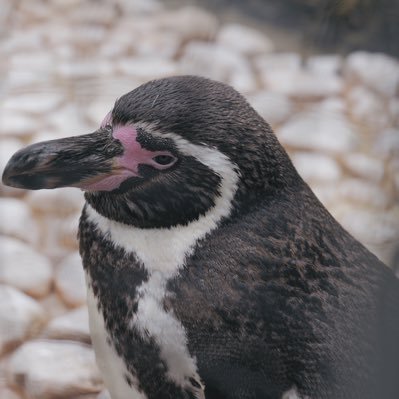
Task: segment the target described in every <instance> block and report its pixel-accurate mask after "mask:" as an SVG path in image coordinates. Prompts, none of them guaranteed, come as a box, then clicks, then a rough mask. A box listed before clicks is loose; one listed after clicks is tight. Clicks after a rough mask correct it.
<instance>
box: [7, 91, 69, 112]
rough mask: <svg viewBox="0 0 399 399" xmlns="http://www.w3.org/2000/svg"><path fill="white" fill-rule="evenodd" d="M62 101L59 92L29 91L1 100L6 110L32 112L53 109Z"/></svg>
mask: <svg viewBox="0 0 399 399" xmlns="http://www.w3.org/2000/svg"><path fill="white" fill-rule="evenodd" d="M62 101H63V96H62V95H61V94H60V93H51V92H50V93H29V94H18V95H14V96H12V97H8V98H6V99H5V100H4V101H3V105H2V107H3V109H4V110H7V111H23V112H29V113H32V114H39V115H40V114H45V113H47V112H51V111H53V110H54V109H55V108H56V107H57V106H59V105H60V104H61V102H62Z"/></svg>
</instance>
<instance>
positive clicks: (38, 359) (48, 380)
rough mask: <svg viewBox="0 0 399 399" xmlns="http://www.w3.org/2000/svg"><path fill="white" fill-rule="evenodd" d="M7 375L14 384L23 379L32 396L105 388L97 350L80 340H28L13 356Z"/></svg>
mask: <svg viewBox="0 0 399 399" xmlns="http://www.w3.org/2000/svg"><path fill="white" fill-rule="evenodd" d="M7 377H8V378H7V379H8V382H9V383H10V384H12V385H14V386H19V384H20V382H21V381H23V388H25V391H26V392H29V395H30V397H32V399H53V398H70V397H72V396H73V395H80V394H86V393H87V394H89V393H95V392H99V391H100V390H101V388H102V383H101V377H100V374H99V371H98V369H97V366H96V363H95V358H94V353H93V351H92V350H91V349H90V347H88V346H87V345H83V344H79V343H77V342H76V343H75V342H65V341H50V340H49V341H46V340H36V341H31V342H27V343H25V344H24V345H22V346H21V347H20V348H18V349H17V350H16V351H15V353H13V355H12V356H11V358H10V360H9V363H8V367H7Z"/></svg>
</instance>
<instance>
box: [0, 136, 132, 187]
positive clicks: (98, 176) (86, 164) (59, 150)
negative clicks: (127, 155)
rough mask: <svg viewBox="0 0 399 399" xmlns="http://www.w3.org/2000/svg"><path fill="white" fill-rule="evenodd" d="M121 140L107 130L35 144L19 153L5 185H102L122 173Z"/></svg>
mask: <svg viewBox="0 0 399 399" xmlns="http://www.w3.org/2000/svg"><path fill="white" fill-rule="evenodd" d="M123 151H124V150H123V147H122V144H121V143H120V141H119V140H115V139H114V138H113V137H112V135H111V134H110V133H109V132H108V131H106V130H105V129H99V130H97V131H96V132H94V133H91V134H86V135H82V136H75V137H69V138H63V139H59V140H49V141H44V142H41V143H36V144H32V145H30V146H28V147H26V148H23V149H21V150H19V151H18V152H16V153H15V154H14V155H13V156H12V157H11V159H10V160H9V161H8V163H7V165H6V167H5V169H4V172H3V177H2V180H3V184H5V185H7V186H11V187H16V188H24V189H29V190H40V189H44V188H47V189H51V188H57V187H67V186H72V187H80V188H82V189H89V190H90V187H96V186H97V187H98V188H99V190H101V188H102V186H104V187H105V190H106V189H107V188H106V187H107V184H101V183H99V182H104V180H107V179H108V180H109V179H111V180H112V178H115V175H116V176H117V175H118V174H119V175H120V170H119V169H118V168H117V166H116V164H115V162H114V160H115V157H117V156H118V155H121V154H123Z"/></svg>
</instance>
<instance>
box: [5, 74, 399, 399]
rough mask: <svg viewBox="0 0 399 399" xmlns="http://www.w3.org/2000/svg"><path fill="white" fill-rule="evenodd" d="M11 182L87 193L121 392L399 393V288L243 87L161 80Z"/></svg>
mask: <svg viewBox="0 0 399 399" xmlns="http://www.w3.org/2000/svg"><path fill="white" fill-rule="evenodd" d="M3 181H4V182H5V183H6V184H9V185H13V186H16V187H22V188H30V189H40V188H55V187H62V186H76V187H80V188H82V189H83V190H85V198H86V205H85V207H84V209H83V213H82V217H81V220H80V227H79V240H80V252H81V255H82V259H83V265H84V269H85V271H86V276H87V286H88V302H89V310H90V311H89V313H90V328H91V334H92V340H93V344H94V348H95V351H96V356H97V361H98V364H99V366H100V369H101V371H102V373H103V376H104V379H105V382H106V385H107V387H108V389H109V390H110V393H111V396H112V398H113V399H133V398H140V399H144V398H148V399H161V398H162V399H163V398H175V399H179V398H206V399H238V398H239V399H255V398H256V399H261V398H262V399H266V398H270V399H272V398H273V399H274V398H285V399H287V398H291V399H292V398H315V399H316V398H317V399H324V398H326V399H327V398H329V399H330V398H331V399H339V398H350V399H357V398H359V399H360V398H361V399H365V398H369V399H372V398H379V397H381V398H382V397H383V398H392V399H393V398H397V397H399V378H398V377H399V339H398V337H399V312H398V311H399V283H398V280H397V279H395V277H394V275H393V273H392V272H391V271H390V270H389V269H388V268H387V267H386V266H385V265H383V264H382V263H381V262H380V261H379V260H378V259H377V258H376V257H375V256H374V255H372V254H371V253H370V252H369V251H367V250H366V249H365V248H364V247H363V246H362V245H361V244H360V243H359V242H357V241H356V240H355V239H354V238H353V237H352V236H351V235H350V234H348V233H347V232H346V231H345V230H344V229H343V228H342V227H341V226H340V225H339V224H338V223H337V222H336V221H335V220H334V219H333V218H332V216H331V215H330V214H329V213H328V212H327V210H326V209H325V208H324V207H323V206H322V204H321V203H320V202H319V201H318V200H317V199H316V197H315V196H314V194H313V193H312V192H311V190H310V189H309V187H308V186H307V185H306V184H305V183H304V182H303V180H302V179H301V178H300V176H299V175H298V174H297V172H296V170H295V169H294V167H293V166H292V164H291V162H290V160H289V158H288V156H287V154H286V153H285V151H284V150H283V148H282V147H281V146H280V144H279V143H278V141H277V139H276V137H275V136H274V134H273V133H272V131H271V129H270V127H269V126H268V124H267V123H266V122H265V121H264V120H263V119H262V118H261V117H260V116H259V115H258V114H257V113H256V112H255V111H254V110H253V109H252V108H251V107H250V106H249V105H248V103H247V102H246V101H245V100H244V98H243V97H242V96H241V95H240V94H238V93H237V92H236V91H234V90H233V89H232V88H230V87H228V86H226V85H224V84H221V83H217V82H213V81H210V80H207V79H203V78H198V77H189V76H185V77H173V78H166V79H162V80H156V81H152V82H149V83H147V84H145V85H142V86H140V87H139V88H137V89H135V90H133V91H132V92H130V93H128V94H126V95H125V96H123V97H121V98H120V99H119V100H118V101H117V102H116V104H115V106H114V108H113V110H112V111H111V112H110V114H108V115H107V116H106V118H105V120H104V122H103V124H102V126H101V128H100V129H99V130H98V131H96V132H94V133H92V134H90V135H86V136H78V137H72V138H69V139H62V140H54V141H50V142H44V143H38V144H34V145H32V146H29V147H27V148H25V149H23V150H21V151H19V152H18V153H16V154H15V155H14V156H13V157H12V158H11V160H10V161H9V164H8V165H7V167H6V169H5V171H4V174H3Z"/></svg>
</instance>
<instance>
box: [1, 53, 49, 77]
mask: <svg viewBox="0 0 399 399" xmlns="http://www.w3.org/2000/svg"><path fill="white" fill-rule="evenodd" d="M54 61H55V60H54V56H53V54H52V53H51V52H48V51H34V52H17V53H14V54H13V55H12V56H11V57H10V60H9V65H10V68H11V69H25V68H26V66H27V65H29V70H36V71H39V72H41V73H43V72H48V73H51V70H52V68H53V67H54Z"/></svg>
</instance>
